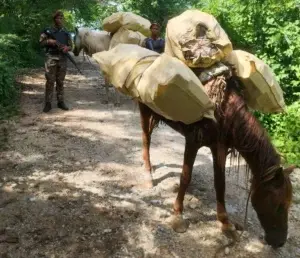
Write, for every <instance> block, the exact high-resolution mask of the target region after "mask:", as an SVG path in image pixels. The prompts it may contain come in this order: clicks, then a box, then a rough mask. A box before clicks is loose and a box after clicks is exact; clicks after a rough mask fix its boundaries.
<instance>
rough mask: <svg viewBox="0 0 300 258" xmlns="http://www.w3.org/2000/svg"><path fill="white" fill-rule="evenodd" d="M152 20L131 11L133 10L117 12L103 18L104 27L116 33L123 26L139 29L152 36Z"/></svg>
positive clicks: (134, 29)
mask: <svg viewBox="0 0 300 258" xmlns="http://www.w3.org/2000/svg"><path fill="white" fill-rule="evenodd" d="M150 25H151V23H150V21H148V20H147V19H145V18H143V17H141V16H139V15H137V14H134V13H131V12H117V13H114V14H112V15H111V16H108V17H106V18H105V19H104V20H103V25H102V26H103V29H104V30H106V31H108V32H112V33H115V32H116V31H117V30H118V29H120V28H121V27H123V28H125V29H128V30H132V31H139V32H140V33H142V34H143V35H145V36H150Z"/></svg>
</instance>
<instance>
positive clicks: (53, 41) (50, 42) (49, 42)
mask: <svg viewBox="0 0 300 258" xmlns="http://www.w3.org/2000/svg"><path fill="white" fill-rule="evenodd" d="M47 43H48V44H49V45H52V46H54V45H55V44H56V40H55V39H48V40H47Z"/></svg>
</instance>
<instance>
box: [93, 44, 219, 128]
mask: <svg viewBox="0 0 300 258" xmlns="http://www.w3.org/2000/svg"><path fill="white" fill-rule="evenodd" d="M93 58H94V59H95V60H96V61H97V62H98V63H99V65H100V68H101V70H102V71H103V72H104V73H105V74H106V75H107V77H108V78H109V80H110V82H111V83H112V84H113V85H114V86H115V87H116V88H117V89H119V90H120V91H121V92H123V93H124V94H127V95H129V96H131V97H133V98H136V99H138V100H139V101H141V102H142V103H144V104H146V105H147V106H149V107H150V108H151V109H152V110H153V111H155V112H156V113H158V114H160V115H162V116H164V117H165V118H167V119H170V120H174V121H181V122H183V123H185V124H191V123H194V122H196V121H199V120H201V119H202V118H203V117H208V118H211V119H214V104H213V103H212V101H211V100H210V99H209V97H208V96H207V94H206V92H205V89H204V87H203V86H202V84H201V82H200V81H199V79H198V78H197V76H196V75H195V74H194V73H193V72H192V71H191V70H190V69H189V68H188V67H186V66H185V65H184V64H183V63H182V62H181V61H180V60H178V59H176V58H173V57H170V56H168V55H166V54H162V55H159V54H158V53H156V52H154V51H151V50H148V49H145V48H142V47H140V46H137V45H129V44H119V45H117V46H116V47H114V48H113V49H111V50H109V51H105V52H101V53H96V54H94V55H93Z"/></svg>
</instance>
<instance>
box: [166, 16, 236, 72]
mask: <svg viewBox="0 0 300 258" xmlns="http://www.w3.org/2000/svg"><path fill="white" fill-rule="evenodd" d="M231 51H232V44H231V42H230V40H229V38H228V36H227V34H226V33H225V31H224V30H223V29H222V27H221V26H220V25H219V23H218V22H217V20H216V19H215V18H214V17H213V16H212V15H210V14H208V13H204V12H201V11H198V10H187V11H185V12H183V13H182V14H181V15H179V16H177V17H174V18H173V19H171V20H169V22H168V24H167V28H166V47H165V53H166V54H168V55H171V56H174V57H177V58H179V59H180V60H181V61H183V62H184V63H185V64H186V65H188V66H189V67H202V68H206V67H210V66H211V65H213V64H214V63H216V62H219V61H220V60H222V59H223V58H224V57H226V56H227V55H228V54H229V53H230V52H231Z"/></svg>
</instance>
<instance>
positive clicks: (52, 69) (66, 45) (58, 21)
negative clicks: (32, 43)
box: [40, 11, 72, 112]
mask: <svg viewBox="0 0 300 258" xmlns="http://www.w3.org/2000/svg"><path fill="white" fill-rule="evenodd" d="M63 19H64V15H63V12H61V11H56V12H55V13H54V15H53V20H54V26H53V27H51V28H46V29H44V31H43V32H42V33H41V36H40V44H41V46H43V47H46V61H45V70H46V71H45V76H46V90H45V107H44V109H43V112H49V111H50V110H51V102H52V97H53V90H54V84H55V82H56V93H57V106H58V107H59V108H60V109H63V110H69V108H68V107H67V106H66V104H65V102H64V79H65V76H66V72H67V57H66V55H65V54H64V53H67V52H68V51H71V50H72V39H71V35H70V33H69V32H68V31H67V30H66V29H65V28H63ZM49 35H53V36H54V37H55V39H54V38H53V37H50V36H49Z"/></svg>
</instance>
